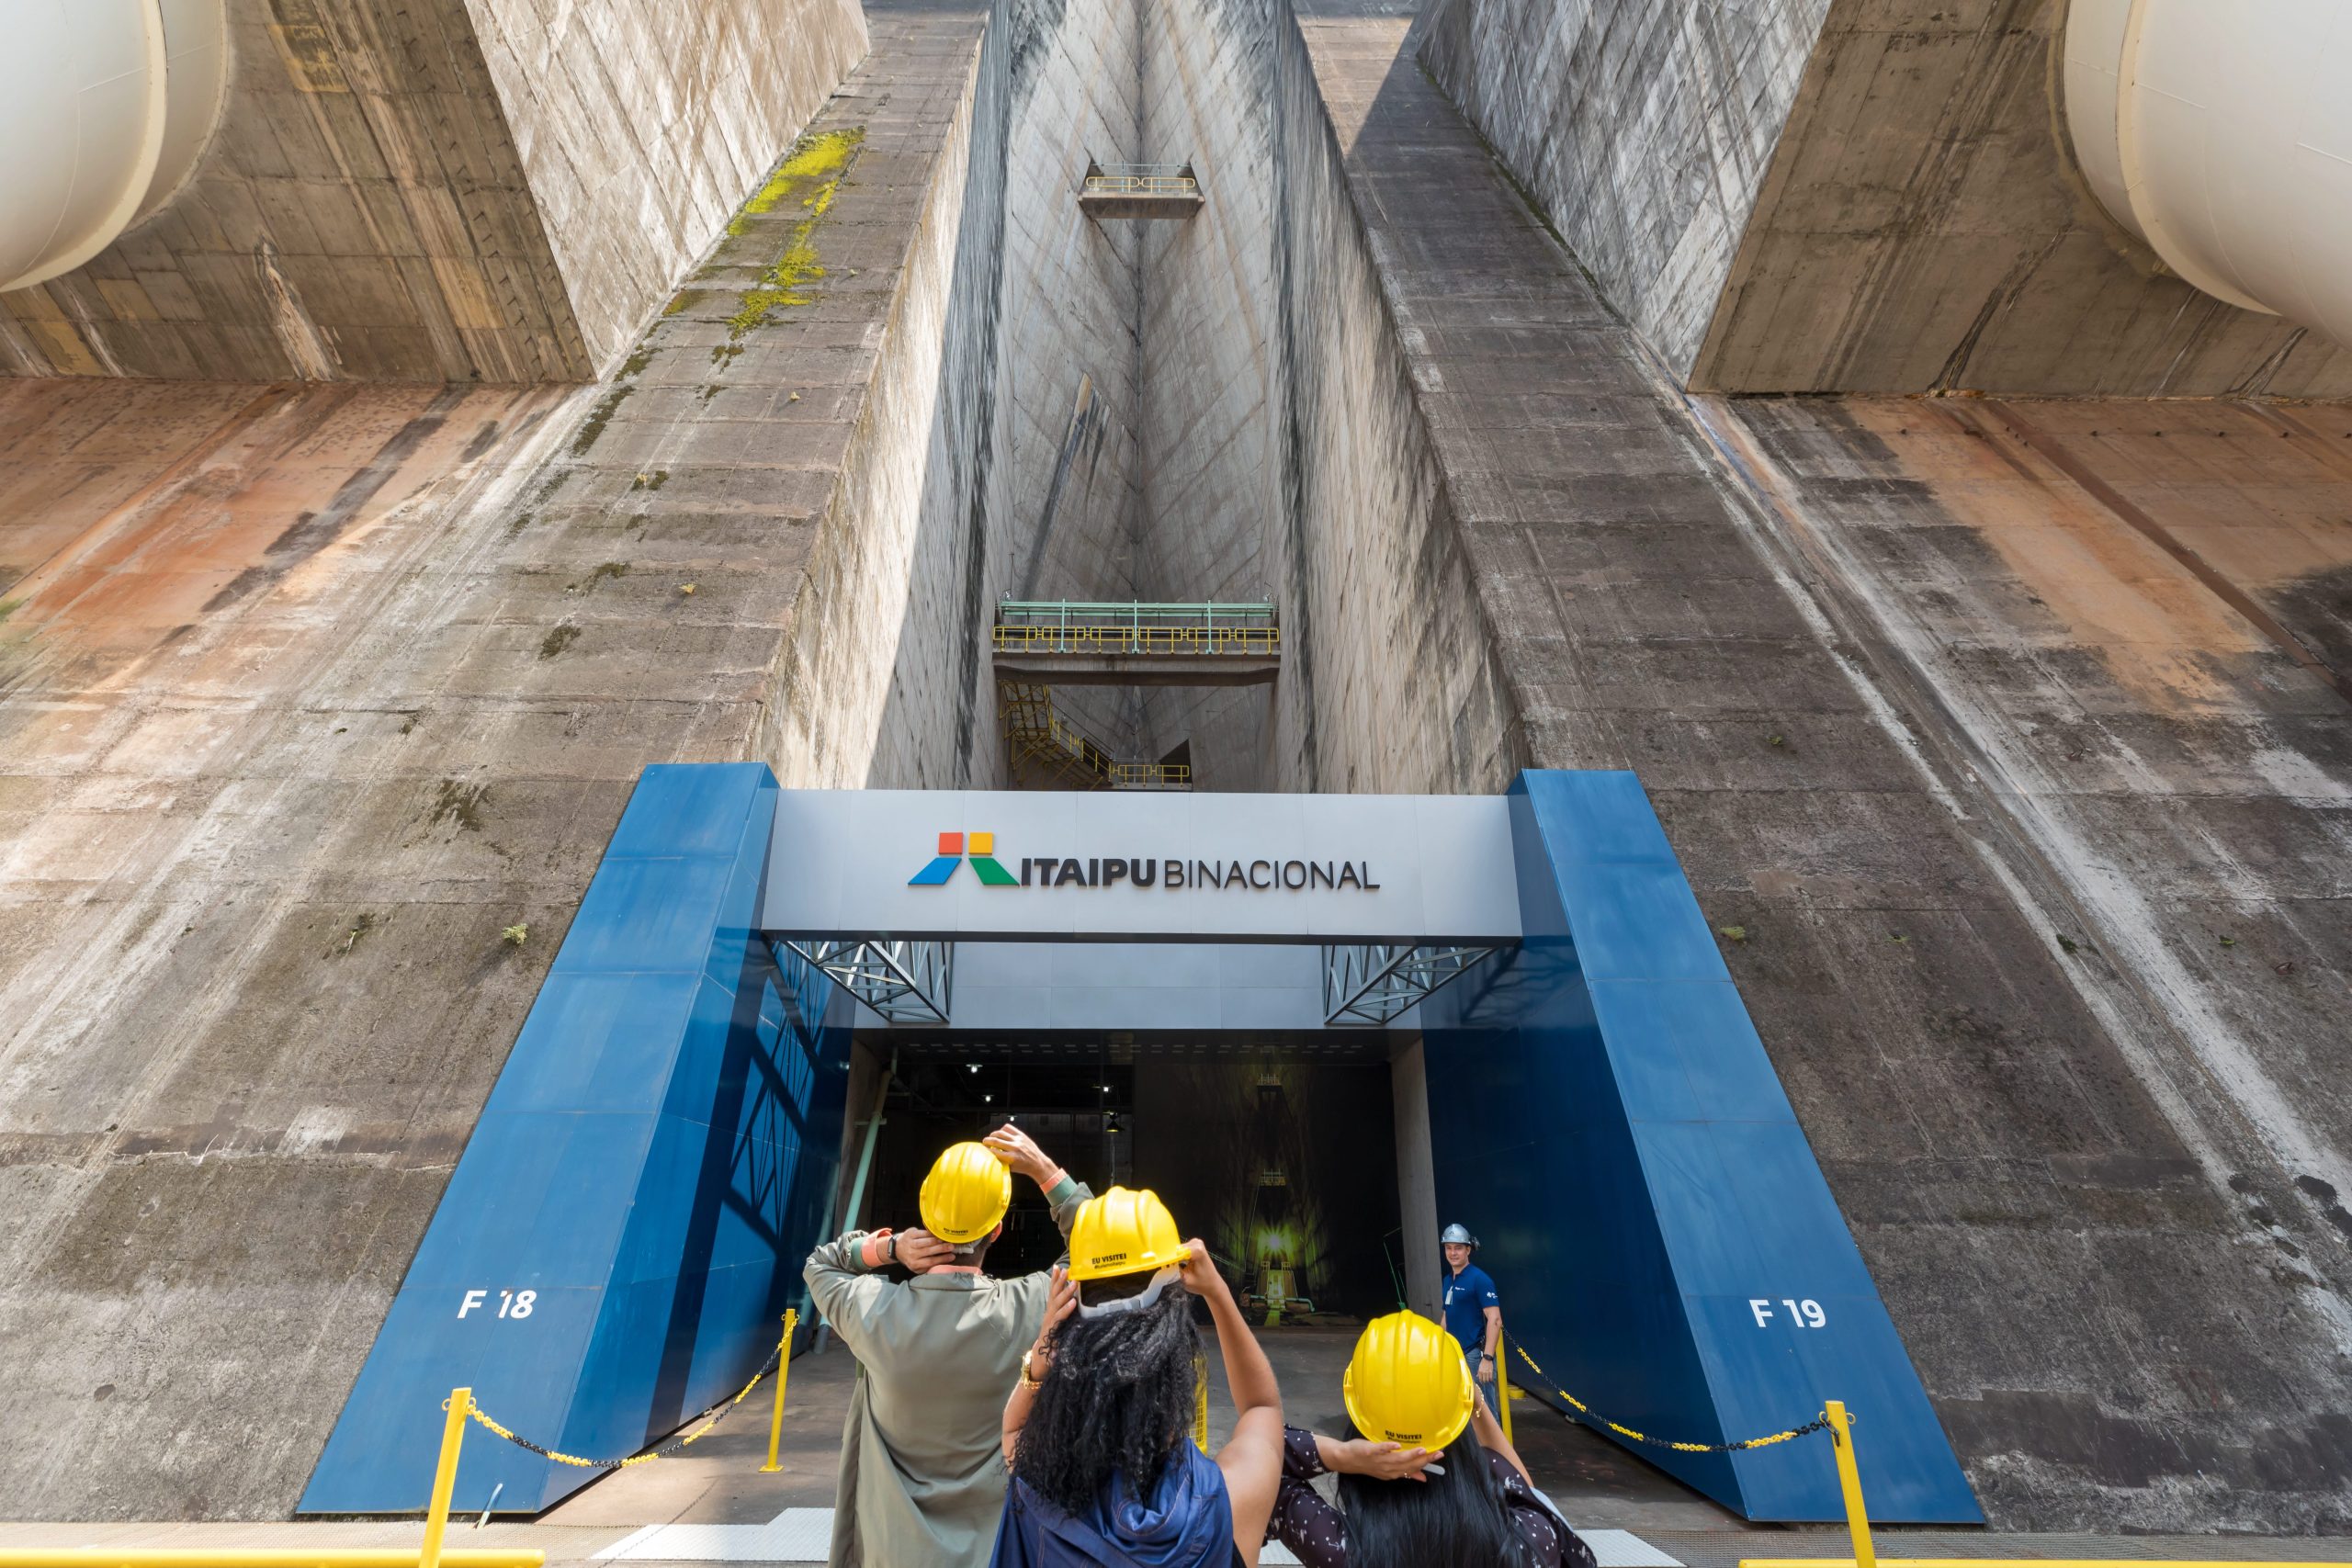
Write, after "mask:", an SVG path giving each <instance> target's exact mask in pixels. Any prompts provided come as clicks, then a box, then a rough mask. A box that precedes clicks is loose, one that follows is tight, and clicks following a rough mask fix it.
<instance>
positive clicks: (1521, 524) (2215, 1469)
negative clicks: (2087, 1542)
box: [1305, 8, 2352, 1531]
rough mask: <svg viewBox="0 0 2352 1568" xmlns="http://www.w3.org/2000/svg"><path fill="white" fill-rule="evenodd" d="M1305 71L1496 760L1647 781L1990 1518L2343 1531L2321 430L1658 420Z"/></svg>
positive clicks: (1500, 179) (2331, 559)
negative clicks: (1482, 656)
mask: <svg viewBox="0 0 2352 1568" xmlns="http://www.w3.org/2000/svg"><path fill="white" fill-rule="evenodd" d="M1305 26H1306V36H1307V39H1308V42H1309V49H1310V51H1311V52H1312V54H1313V56H1314V59H1315V63H1316V70H1317V76H1318V78H1319V80H1320V82H1321V85H1322V88H1323V93H1324V96H1325V97H1326V99H1327V100H1328V101H1329V104H1330V107H1331V111H1332V115H1333V118H1334V119H1335V121H1336V123H1337V124H1338V125H1339V126H1340V128H1341V146H1342V148H1343V149H1344V151H1345V153H1346V166H1347V171H1348V176H1349V183H1350V187H1351V191H1352V193H1353V195H1354V197H1355V202H1356V207H1357V210H1358V211H1359V212H1360V213H1362V214H1363V216H1364V221H1365V223H1366V226H1367V228H1368V229H1369V230H1370V231H1371V235H1372V249H1373V254H1374V255H1375V256H1378V257H1380V258H1382V263H1383V265H1382V266H1381V269H1380V278H1381V283H1382V287H1383V291H1384V294H1385V299H1386V300H1387V302H1388V306H1389V309H1390V310H1391V311H1392V312H1393V314H1394V317H1395V319H1396V321H1397V326H1398V329H1399V332H1400V334H1401V337H1402V340H1403V342H1404V344H1406V345H1407V355H1408V361H1409V363H1410V366H1411V372H1412V378H1413V383H1414V386H1415V387H1416V389H1418V391H1419V401H1420V403H1421V406H1422V408H1423V410H1424V411H1425V413H1426V416H1427V420H1428V424H1429V428H1430V431H1431V433H1432V435H1433V438H1434V442H1435V449H1436V453H1437V456H1438V459H1439V461H1440V463H1441V465H1442V477H1443V481H1444V484H1445V488H1446V491H1447V492H1448V494H1449V495H1450V497H1451V499H1452V502H1453V508H1454V511H1455V514H1456V516H1457V517H1458V518H1459V520H1460V523H1459V526H1460V530H1461V536H1462V539H1463V541H1464V548H1465V550H1466V552H1467V555H1468V558H1469V561H1470V564H1471V569H1472V570H1473V572H1474V573H1475V574H1476V581H1477V582H1478V585H1479V595H1480V599H1481V602H1482V604H1484V606H1485V608H1486V610H1487V615H1488V616H1489V617H1490V619H1491V622H1492V625H1493V626H1494V628H1495V636H1496V638H1497V641H1498V648H1499V661H1500V664H1501V666H1502V669H1503V671H1504V673H1505V676H1506V678H1507V682H1508V688H1507V689H1508V692H1509V694H1510V698H1511V701H1512V704H1513V705H1514V707H1515V708H1516V709H1517V711H1518V712H1519V713H1520V714H1521V716H1522V722H1523V725H1524V733H1525V745H1526V748H1527V750H1528V753H1529V755H1530V757H1531V760H1532V761H1533V762H1534V763H1535V764H1536V765H1540V766H1555V767H1561V766H1566V767H1632V768H1634V769H1636V770H1638V771H1639V773H1641V776H1642V778H1643V780H1644V782H1645V785H1646V786H1647V788H1648V790H1649V792H1650V795H1651V797H1652V798H1653V799H1654V800H1655V801H1656V802H1657V807H1658V812H1659V815H1660V817H1661V818H1662V819H1663V820H1664V822H1665V824H1666V827H1667V829H1668V837H1669V838H1670V840H1672V842H1673V845H1674V848H1675V852H1676V853H1677V855H1678V857H1679V860H1680V862H1681V863H1682V865H1683V866H1684V867H1685V868H1686V870H1687V871H1688V873H1689V874H1690V876H1691V880H1692V882H1693V884H1694V886H1696V888H1697V890H1698V893H1699V897H1700V901H1701V904H1702V907H1703V908H1704V909H1705V910H1706V912H1707V915H1708V917H1709V919H1710V922H1711V923H1712V924H1713V925H1714V926H1715V928H1716V931H1717V935H1718V939H1719V940H1720V942H1722V945H1723V947H1724V955H1725V958H1726V960H1727V961H1728V963H1729V965H1730V969H1731V972H1732V975H1733V976H1734V978H1735V979H1736V982H1737V983H1738V986H1739V988H1740V992H1741V995H1742V997H1743V998H1745V1000H1746V1002H1747V1007H1748V1010H1749V1011H1750V1013H1751V1014H1752V1015H1753V1017H1754V1019H1755V1021H1756V1023H1757V1026H1758V1029H1759V1031H1760V1032H1762V1034H1763V1037H1764V1040H1765V1042H1766V1044H1767V1046H1768V1048H1769V1049H1770V1053H1771V1055H1772V1057H1773V1061H1774V1063H1775V1065H1776V1066H1777V1067H1778V1070H1779V1073H1780V1077H1781V1081H1782V1083H1783V1084H1784V1085H1785V1086H1786V1088H1787V1089H1788V1092H1789V1095H1790V1098H1791V1100H1792V1103H1793V1104H1794V1106H1795V1108H1796V1111H1797V1114H1798V1116H1799V1119H1800V1121H1801V1122H1803V1124H1804V1130H1805V1133H1806V1134H1807V1136H1808V1138H1809V1139H1810V1140H1811V1142H1812V1145H1813V1147H1814V1149H1815V1152H1816V1153H1817V1155H1818V1156H1819V1157H1820V1158H1821V1161H1822V1164H1823V1168H1824V1169H1825V1171H1826V1173H1827V1175H1828V1177H1829V1179H1830V1185H1831V1188H1832V1190H1833V1191H1834V1192H1835V1194H1836V1196H1837V1198H1838V1202H1839V1205H1840V1207H1841V1208H1842V1209H1843V1211H1844V1213H1845V1215H1846V1219H1847V1221H1848V1223H1849V1224H1850V1225H1851V1226H1852V1228H1853V1232H1854V1235H1855V1238H1856V1240H1857V1242H1858V1243H1859V1244H1860V1248H1861V1251H1862V1254H1863V1257H1864V1258H1865V1259H1866V1260H1867V1261H1868V1263H1869V1265H1870V1267H1871V1273H1872V1275H1873V1276H1874V1277H1875V1279H1876V1280H1877V1281H1878V1284H1879V1287H1880V1290H1881V1292H1882V1293H1883V1297H1884V1299H1885V1302H1886V1304H1887V1307H1888V1310H1889V1312H1890V1313H1891V1314H1892V1315H1893V1317H1894V1323H1895V1325H1896V1326H1897V1328H1898V1329H1900V1330H1901V1332H1902V1333H1903V1335H1904V1337H1905V1343H1906V1344H1907V1346H1908V1347H1909V1348H1910V1351H1911V1354H1912V1356H1913V1358H1914V1360H1915V1361H1916V1363H1917V1366H1918V1368H1919V1371H1920V1372H1921V1375H1922V1377H1923V1378H1924V1380H1925V1382H1926V1383H1927V1386H1928V1392H1929V1394H1930V1396H1931V1397H1932V1398H1933V1399H1934V1400H1935V1402H1936V1404H1937V1407H1938V1410H1939V1414H1940V1415H1941V1416H1942V1419H1943V1422H1944V1425H1945V1427H1946V1430H1947V1431H1948V1432H1949V1433H1950V1434H1951V1438H1952V1439H1953V1442H1954V1444H1955V1446H1956V1448H1957V1449H1958V1450H1959V1452H1960V1454H1961V1457H1962V1462H1963V1464H1964V1465H1965V1466H1966V1468H1967V1470H1968V1472H1969V1475H1970V1479H1971V1481H1972V1483H1973V1485H1974V1486H1975V1489H1976V1492H1977V1495H1978V1497H1979V1499H1980V1501H1981V1502H1982V1503H1983V1504H1984V1506H1985V1512H1986V1514H1987V1516H1988V1517H1989V1518H1990V1519H1991V1520H1992V1521H1993V1522H1995V1523H1996V1524H2000V1525H2006V1526H2011V1527H2042V1528H2080V1527H2084V1526H2100V1527H2107V1528H2117V1527H2121V1528H2129V1529H2216V1528H2219V1529H2308V1530H2319V1531H2330V1530H2341V1529H2343V1528H2345V1524H2346V1520H2347V1518H2352V1465H2347V1464H2346V1462H2345V1461H2344V1459H2343V1457H2342V1456H2343V1455H2344V1454H2345V1453H2346V1452H2352V1449H2347V1447H2346V1438H2347V1436H2352V1427H2347V1424H2346V1416H2345V1415H2344V1413H2343V1412H2342V1410H2341V1409H2340V1408H2339V1402H2338V1401H2337V1400H2336V1399H2335V1396H2334V1394H2333V1393H2331V1392H2328V1391H2332V1390H2333V1389H2335V1388H2336V1387H2339V1386H2341V1384H2342V1382H2343V1379H2344V1378H2345V1376H2346V1372H2347V1370H2352V1306H2348V1305H2347V1303H2352V1248H2348V1247H2347V1241H2348V1240H2352V1215H2347V1213H2346V1205H2345V1197H2344V1195H2345V1193H2346V1190H2347V1189H2352V1173H2348V1172H2347V1170H2346V1166H2347V1163H2352V1162H2347V1150H2352V1116H2347V1109H2346V1107H2347V1102H2346V1094H2345V1088H2346V1086H2345V1082H2344V1076H2343V1074H2342V1072H2341V1071H2340V1070H2339V1068H2337V1067H2336V1066H2331V1065H2330V1063H2331V1061H2332V1058H2333V1056H2334V1055H2335V1048H2336V1042H2337V1040H2338V1038H2339V1036H2340V1028H2339V1027H2338V1025H2337V1024H2335V1022H2333V1021H2331V1018H2332V1015H2333V1014H2334V1013H2335V1011H2336V1003H2335V998H2337V997H2338V996H2340V994H2341V989H2342V987H2343V985H2344V960H2343V957H2342V953H2341V948H2342V942H2341V933H2342V932H2343V931H2344V930H2345V929H2346V927H2345V920H2346V908H2347V901H2348V900H2352V886H2347V884H2346V878H2345V875H2344V867H2345V866H2346V864H2347V863H2352V861H2347V858H2346V854H2345V846H2346V842H2347V839H2346V834H2347V831H2352V829H2348V828H2347V822H2352V818H2348V817H2347V811H2352V806H2347V802H2352V752H2347V750H2346V735H2347V733H2352V727H2347V724H2346V706H2345V698H2344V695H2343V686H2342V667H2341V665H2340V664H2339V663H2337V662H2335V661H2336V660H2338V659H2339V658H2340V655H2339V654H2338V653H2337V652H2336V651H2335V650H2337V649H2341V648H2342V647H2343V646H2344V637H2345V634H2346V626H2347V624H2352V613H2347V605H2346V601H2345V600H2344V597H2343V594H2342V592H2341V583H2342V581H2343V580H2344V574H2345V572H2346V570H2347V566H2348V565H2352V526H2347V525H2346V524H2345V523H2344V521H2343V501H2344V498H2345V496H2346V491H2347V483H2352V420H2346V418H2345V417H2344V410H2343V409H2342V408H2340V407H2334V408H2330V409H2328V410H2327V411H2326V412H2325V413H2324V414H2319V415H2316V416H2315V414H2314V412H2311V411H2303V410H2297V409H2293V408H2286V407H2278V408H2274V407H2271V406H2269V405H2248V406H2245V407H2242V408H2234V409H2213V408H2207V407H2202V406H2200V405H2195V404H2177V403H2155V404H2132V403H2122V402H2114V401H2108V402H2086V403H2049V404H2026V403H2015V402H2012V403H2005V404H1985V403H1976V402H1960V401H1954V402H1952V403H1951V404H1950V405H1949V407H1948V408H1947V405H1945V404H1943V403H1941V402H1936V401H1922V400H1906V401H1888V402H1883V403H1881V402H1870V401H1866V400H1849V401H1827V402H1810V401H1795V402H1791V401H1786V400H1729V399H1727V400H1691V398H1689V397H1688V396H1687V395H1686V394H1684V393H1683V392H1682V391H1681V390H1680V389H1679V388H1678V387H1676V386H1675V385H1674V383H1673V382H1672V381H1671V380H1670V379H1669V378H1668V377H1666V376H1665V375H1663V374H1661V373H1660V372H1659V371H1658V369H1657V362H1656V361H1655V359H1654V358H1652V356H1651V355H1649V353H1648V352H1647V350H1646V349H1645V346H1644V345H1643V344H1641V343H1639V342H1638V341H1637V339H1636V335H1635V333H1634V331H1633V330H1632V329H1631V328H1629V327H1628V326H1627V324H1626V323H1625V322H1624V321H1623V318H1621V317H1619V316H1618V315H1617V314H1615V313H1614V312H1613V311H1611V310H1610V308H1609V306H1608V304H1607V303H1606V302H1605V301H1604V299H1601V298H1600V296H1599V295H1598V294H1597V293H1596V291H1595V289H1594V288H1593V287H1592V286H1591V285H1590V284H1589V283H1588V282H1587V280H1586V275H1585V274H1584V273H1583V272H1582V271H1581V270H1580V269H1579V268H1578V267H1577V265H1576V261H1575V259H1574V258H1572V257H1571V256H1569V255H1568V254H1565V253H1564V252H1563V251H1562V250H1560V249H1559V248H1558V247H1557V246H1556V245H1555V243H1553V242H1552V240H1551V239H1550V238H1549V237H1548V236H1547V235H1546V234H1545V233H1544V231H1543V229H1542V228H1541V227H1539V225H1538V222H1537V220H1536V219H1535V216H1534V214H1533V213H1532V212H1531V211H1530V210H1529V209H1527V208H1526V206H1524V205H1523V204H1522V201H1521V197H1520V196H1519V194H1518V193H1517V192H1516V191H1515V190H1514V189H1513V188H1512V186H1511V183H1510V176H1509V175H1508V174H1507V173H1506V172H1505V171H1504V170H1502V169H1499V168H1498V167H1497V166H1496V164H1494V163H1493V162H1492V161H1491V159H1490V157H1489V155H1488V153H1487V149H1486V148H1484V147H1482V146H1481V144H1480V143H1479V141H1478V140H1477V139H1476V136H1475V135H1474V133H1473V132H1472V130H1470V128H1469V127H1468V126H1466V125H1464V123H1462V121H1460V120H1459V119H1457V118H1454V117H1453V116H1452V115H1451V114H1449V113H1447V112H1446V110H1445V107H1444V106H1443V104H1442V101H1441V100H1440V99H1439V97H1438V96H1437V93H1436V91H1435V89H1434V88H1433V87H1432V86H1431V85H1430V82H1429V81H1428V80H1427V79H1426V78H1424V77H1423V76H1422V75H1421V74H1420V73H1419V72H1418V71H1417V70H1415V69H1414V68H1413V63H1412V62H1411V60H1410V59H1409V57H1408V56H1405V55H1402V54H1400V53H1399V52H1398V51H1399V49H1400V48H1401V47H1402V46H1403V43H1404V39H1403V34H1404V30H1405V23H1404V22H1403V21H1402V20H1401V19H1397V18H1391V17H1379V16H1350V15H1347V14H1346V13H1345V9H1344V8H1341V9H1340V10H1338V11H1337V13H1336V14H1321V15H1316V16H1311V17H1308V18H1307V19H1306V22H1305ZM1605 283H1606V280H1605V279H1604V280H1603V284H1604V286H1605ZM1972 408H1973V409H1974V410H1975V412H1969V410H1971V409H1972ZM2255 495H2259V496H2262V497H2265V498H2267V499H2266V500H2265V502H2264V503H2263V509H2262V513H2261V515H2260V518H2259V520H2257V519H2256V518H2255V517H2253V516H2250V515H2247V514H2246V513H2245V500H2244V498H2245V497H2249V496H2255ZM1431 1070H1433V1071H1434V1070H1436V1068H1435V1066H1434V1064H1432V1069H1431Z"/></svg>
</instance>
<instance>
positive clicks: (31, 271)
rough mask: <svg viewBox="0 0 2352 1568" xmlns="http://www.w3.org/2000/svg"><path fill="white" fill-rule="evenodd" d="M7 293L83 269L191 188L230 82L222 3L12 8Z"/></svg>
mask: <svg viewBox="0 0 2352 1568" xmlns="http://www.w3.org/2000/svg"><path fill="white" fill-rule="evenodd" d="M0 24H4V25H5V27H6V32H7V36H8V47H7V49H6V50H5V51H0V292H6V290H8V289H12V288H30V287H32V286H33V285H35V284H40V283H46V282H48V281H49V280H50V279H51V278H54V277H59V276H63V275H64V274H66V273H69V272H72V271H73V270H74V268H76V267H78V266H80V265H83V264H84V263H85V262H86V261H88V260H89V259H90V258H91V257H93V256H95V255H96V254H98V253H99V252H100V251H103V250H104V249H106V248H107V246H108V245H110V244H112V243H114V242H115V239H116V238H117V236H119V235H120V234H121V233H122V231H124V230H125V229H127V228H129V227H130V225H131V224H133V223H135V222H137V221H138V220H141V219H142V218H145V217H147V216H148V215H149V214H150V213H153V212H154V211H155V210H156V209H159V208H161V207H162V206H163V205H164V203H165V202H166V201H168V200H169V199H170V198H171V197H172V196H173V194H174V193H175V192H176V191H177V190H178V189H179V187H180V186H182V185H183V184H184V183H186V181H187V176H188V175H189V174H190V173H191V172H193V170H194V169H195V167H196V163H197V159H198V155H199V154H200V153H201V152H203V149H204V144H205V142H206V141H208V140H209V138H210V136H211V134H212V129H213V126H214V125H215V124H216V123H217V122H218V121H219V119H220V105H221V102H222V99H223V97H224V96H225V91H226V84H227V78H228V60H229V52H228V25H227V19H226V17H225V15H224V12H223V8H222V5H221V0H0Z"/></svg>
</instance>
